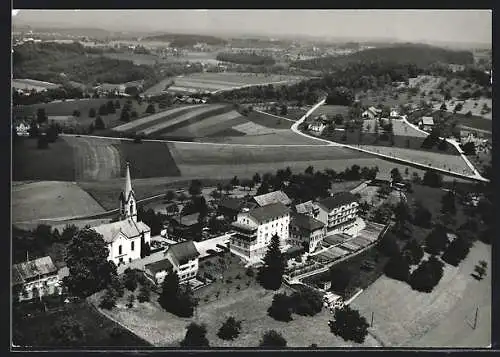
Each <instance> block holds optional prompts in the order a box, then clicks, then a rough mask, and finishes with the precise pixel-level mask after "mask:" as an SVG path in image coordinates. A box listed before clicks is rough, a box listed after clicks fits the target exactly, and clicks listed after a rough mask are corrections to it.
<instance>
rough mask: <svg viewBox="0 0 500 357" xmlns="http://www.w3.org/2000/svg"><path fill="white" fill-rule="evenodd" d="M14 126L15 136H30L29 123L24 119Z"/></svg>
mask: <svg viewBox="0 0 500 357" xmlns="http://www.w3.org/2000/svg"><path fill="white" fill-rule="evenodd" d="M15 127H16V134H17V136H30V125H29V124H28V123H26V122H25V121H18V122H17V123H16V124H15Z"/></svg>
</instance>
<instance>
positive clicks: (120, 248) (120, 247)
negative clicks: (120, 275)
mask: <svg viewBox="0 0 500 357" xmlns="http://www.w3.org/2000/svg"><path fill="white" fill-rule="evenodd" d="M118 254H122V246H121V245H119V246H118Z"/></svg>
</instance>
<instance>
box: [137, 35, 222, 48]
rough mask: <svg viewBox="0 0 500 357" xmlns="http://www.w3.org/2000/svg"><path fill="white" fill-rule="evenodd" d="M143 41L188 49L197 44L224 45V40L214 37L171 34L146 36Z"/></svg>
mask: <svg viewBox="0 0 500 357" xmlns="http://www.w3.org/2000/svg"><path fill="white" fill-rule="evenodd" d="M143 41H162V42H170V46H171V47H190V46H194V45H196V44H197V43H206V44H209V45H223V44H225V43H226V41H225V40H223V39H221V38H219V37H214V36H205V35H189V34H173V33H171V34H162V35H154V36H148V37H145V38H144V39H143Z"/></svg>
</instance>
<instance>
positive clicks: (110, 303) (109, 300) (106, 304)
mask: <svg viewBox="0 0 500 357" xmlns="http://www.w3.org/2000/svg"><path fill="white" fill-rule="evenodd" d="M116 295H117V293H116V291H113V290H112V289H109V288H108V289H107V290H106V293H105V294H104V295H103V296H102V297H101V301H100V303H99V307H101V308H103V309H106V310H111V309H112V308H113V307H115V306H116Z"/></svg>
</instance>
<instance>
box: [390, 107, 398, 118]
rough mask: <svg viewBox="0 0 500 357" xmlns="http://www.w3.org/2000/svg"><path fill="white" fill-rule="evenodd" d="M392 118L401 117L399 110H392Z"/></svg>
mask: <svg viewBox="0 0 500 357" xmlns="http://www.w3.org/2000/svg"><path fill="white" fill-rule="evenodd" d="M390 117H391V118H399V117H400V115H399V112H398V111H397V109H392V110H391V113H390Z"/></svg>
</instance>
